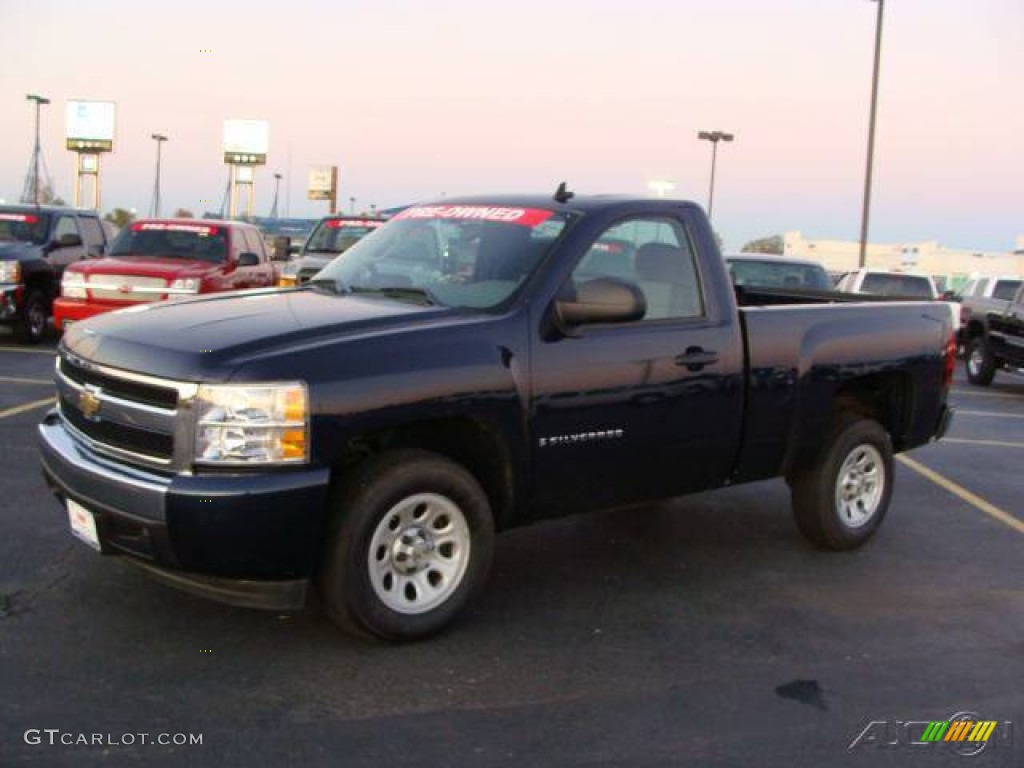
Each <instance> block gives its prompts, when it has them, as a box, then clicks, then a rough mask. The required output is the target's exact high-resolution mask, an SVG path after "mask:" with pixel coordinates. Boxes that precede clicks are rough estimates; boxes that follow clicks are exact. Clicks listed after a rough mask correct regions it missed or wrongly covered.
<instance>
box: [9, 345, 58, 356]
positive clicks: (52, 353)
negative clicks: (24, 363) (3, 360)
mask: <svg viewBox="0 0 1024 768" xmlns="http://www.w3.org/2000/svg"><path fill="white" fill-rule="evenodd" d="M0 352H14V353H16V354H19V355H21V354H25V355H49V356H50V357H56V356H57V352H56V351H55V350H52V349H32V348H31V347H0Z"/></svg>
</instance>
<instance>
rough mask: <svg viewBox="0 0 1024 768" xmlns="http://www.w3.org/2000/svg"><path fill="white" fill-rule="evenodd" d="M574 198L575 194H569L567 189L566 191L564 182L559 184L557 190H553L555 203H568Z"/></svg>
mask: <svg viewBox="0 0 1024 768" xmlns="http://www.w3.org/2000/svg"><path fill="white" fill-rule="evenodd" d="M575 196H576V193H575V192H570V191H569V190H568V189H566V187H565V182H564V181H563V182H562V183H561V184H559V185H558V189H556V190H555V202H556V203H568V202H569V201H570V200H572V199H573V198H574V197H575Z"/></svg>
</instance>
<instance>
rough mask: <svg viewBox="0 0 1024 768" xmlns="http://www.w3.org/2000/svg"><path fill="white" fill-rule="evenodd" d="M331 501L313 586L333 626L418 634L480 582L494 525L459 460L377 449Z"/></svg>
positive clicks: (442, 619)
mask: <svg viewBox="0 0 1024 768" xmlns="http://www.w3.org/2000/svg"><path fill="white" fill-rule="evenodd" d="M332 507H333V508H332V510H331V513H332V515H333V518H332V520H331V524H330V526H329V532H328V538H327V542H326V546H325V550H324V555H323V558H322V561H321V568H320V573H319V586H320V594H321V597H322V598H323V601H324V605H325V608H326V610H327V613H328V615H329V616H330V617H331V618H332V619H333V620H334V621H335V622H336V623H337V624H339V625H340V626H341V627H342V628H343V629H346V630H348V631H353V632H355V633H356V634H370V635H373V636H376V637H380V638H383V639H386V640H412V639H416V638H419V637H424V636H426V635H429V634H431V633H433V632H436V631H438V630H440V629H442V628H443V627H445V626H446V625H447V624H448V623H450V622H451V621H452V620H453V619H454V618H455V616H456V615H457V614H458V613H459V612H461V611H462V609H463V608H465V606H466V605H467V604H468V603H469V602H470V600H471V599H472V598H473V597H474V596H475V595H476V593H478V592H479V590H480V588H481V587H482V586H483V582H484V581H485V579H486V576H487V573H488V571H489V569H490V563H491V554H492V551H493V546H494V523H493V521H492V517H491V509H490V504H489V503H488V500H487V495H486V494H485V493H484V491H483V490H482V489H481V487H480V485H479V483H477V481H476V479H475V478H474V477H473V476H472V475H471V474H470V473H469V472H468V471H466V469H464V468H463V467H462V466H460V465H459V464H456V463H455V462H453V461H451V460H449V459H447V458H445V457H443V456H439V455H437V454H434V453H430V452H427V451H420V450H400V451H392V452H389V453H386V454H381V455H379V456H376V457H373V458H371V459H369V460H367V462H366V463H365V464H364V465H361V466H359V467H357V468H356V469H355V471H354V472H353V474H352V476H351V477H349V478H348V479H347V480H346V481H345V482H344V483H343V484H342V486H341V487H340V488H339V489H338V492H337V493H336V494H335V495H334V499H333V502H332Z"/></svg>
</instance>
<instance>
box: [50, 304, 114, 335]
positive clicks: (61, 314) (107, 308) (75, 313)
mask: <svg viewBox="0 0 1024 768" xmlns="http://www.w3.org/2000/svg"><path fill="white" fill-rule="evenodd" d="M130 306H132V305H131V304H98V303H94V302H89V301H85V300H83V299H66V298H64V297H61V298H58V299H54V301H53V325H54V327H55V328H56V329H57V330H58V331H63V330H64V326H65V325H67V324H70V323H72V322H75V323H77V322H78V321H79V320H88V319H89V318H90V317H95V316H96V315H102V314H103V313H104V312H113V311H114V310H115V309H124V308H125V307H130Z"/></svg>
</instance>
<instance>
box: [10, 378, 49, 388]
mask: <svg viewBox="0 0 1024 768" xmlns="http://www.w3.org/2000/svg"><path fill="white" fill-rule="evenodd" d="M0 381H3V382H6V383H8V384H48V385H50V386H53V379H19V378H18V377H17V376H0Z"/></svg>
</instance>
